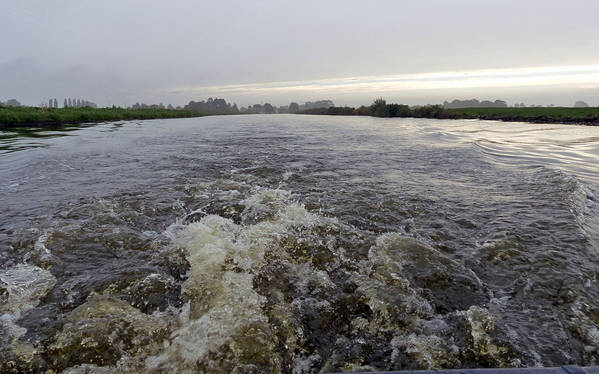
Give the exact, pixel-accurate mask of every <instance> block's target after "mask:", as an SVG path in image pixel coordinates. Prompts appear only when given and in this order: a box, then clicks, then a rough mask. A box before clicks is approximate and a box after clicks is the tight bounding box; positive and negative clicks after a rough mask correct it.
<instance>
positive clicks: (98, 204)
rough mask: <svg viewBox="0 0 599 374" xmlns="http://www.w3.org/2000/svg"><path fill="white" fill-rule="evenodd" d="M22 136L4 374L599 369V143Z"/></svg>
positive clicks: (1, 336) (501, 128)
mask: <svg viewBox="0 0 599 374" xmlns="http://www.w3.org/2000/svg"><path fill="white" fill-rule="evenodd" d="M1 136H2V137H1V138H0V147H4V148H3V149H4V153H3V154H0V175H1V176H2V178H1V179H0V206H2V209H0V258H3V259H4V260H3V262H2V263H0V300H1V302H2V303H1V304H0V352H1V353H0V372H5V371H9V370H13V371H15V370H16V371H21V372H22V371H38V372H40V371H41V372H43V371H46V370H49V369H52V370H54V371H57V372H59V371H63V370H66V371H67V372H86V371H92V372H114V373H118V372H156V373H163V372H164V373H166V372H176V371H186V372H223V373H230V372H284V373H308V372H338V371H356V370H361V371H368V370H399V369H438V368H462V367H505V366H538V365H544V366H557V365H565V364H579V365H593V364H597V363H598V361H599V328H598V326H599V287H598V286H599V285H598V284H597V281H598V280H597V279H598V278H599V277H598V275H599V252H598V249H599V206H598V204H599V202H598V199H599V197H598V196H599V195H598V194H599V180H598V176H597V174H598V173H597V167H596V165H597V162H598V161H599V142H598V140H599V128H594V127H583V126H560V125H538V124H534V125H531V124H522V123H502V122H490V121H439V120H424V119H422V120H415V119H375V118H363V117H359V118H358V117H320V116H292V115H272V116H259V115H255V116H231V117H226V116H223V117H205V118H196V119H179V120H155V121H142V122H123V123H118V124H99V125H95V126H85V127H65V128H53V129H37V130H19V131H10V132H2V133H1Z"/></svg>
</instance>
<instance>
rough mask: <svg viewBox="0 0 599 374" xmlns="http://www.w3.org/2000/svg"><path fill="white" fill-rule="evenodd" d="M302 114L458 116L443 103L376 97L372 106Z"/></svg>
mask: <svg viewBox="0 0 599 374" xmlns="http://www.w3.org/2000/svg"><path fill="white" fill-rule="evenodd" d="M299 113H300V114H322V115H343V116H373V117H404V118H407V117H416V118H441V119H449V118H458V117H457V115H456V114H454V113H452V112H450V111H448V110H447V109H445V108H443V106H441V105H422V106H415V107H410V106H408V105H403V104H387V102H386V101H385V100H384V99H382V98H381V99H376V100H375V101H374V102H373V103H372V104H371V105H370V106H364V105H362V106H361V107H358V108H353V107H347V106H346V107H329V108H314V109H307V110H303V111H300V112H299Z"/></svg>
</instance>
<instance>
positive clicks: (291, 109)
mask: <svg viewBox="0 0 599 374" xmlns="http://www.w3.org/2000/svg"><path fill="white" fill-rule="evenodd" d="M287 110H288V112H289V113H297V112H299V104H298V103H296V102H292V103H289V109H287Z"/></svg>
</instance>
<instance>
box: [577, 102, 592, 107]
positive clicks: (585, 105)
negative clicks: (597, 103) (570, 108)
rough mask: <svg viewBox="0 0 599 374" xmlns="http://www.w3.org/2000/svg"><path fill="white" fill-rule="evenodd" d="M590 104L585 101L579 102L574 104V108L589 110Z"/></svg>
mask: <svg viewBox="0 0 599 374" xmlns="http://www.w3.org/2000/svg"><path fill="white" fill-rule="evenodd" d="M588 107H589V104H587V103H585V102H584V101H577V102H576V103H574V108H588Z"/></svg>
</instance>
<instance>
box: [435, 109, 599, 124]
mask: <svg viewBox="0 0 599 374" xmlns="http://www.w3.org/2000/svg"><path fill="white" fill-rule="evenodd" d="M446 110H447V111H448V112H450V113H452V114H454V115H455V117H457V118H479V119H491V120H501V121H525V122H543V123H545V122H547V123H553V122H555V123H584V124H594V125H599V107H592V108H564V107H542V108H532V107H531V108H464V109H446Z"/></svg>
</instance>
